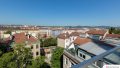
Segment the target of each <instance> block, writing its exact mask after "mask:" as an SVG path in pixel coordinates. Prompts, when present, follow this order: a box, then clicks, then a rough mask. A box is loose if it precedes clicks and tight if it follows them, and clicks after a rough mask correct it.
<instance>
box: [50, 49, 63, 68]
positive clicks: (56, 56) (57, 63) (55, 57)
mask: <svg viewBox="0 0 120 68" xmlns="http://www.w3.org/2000/svg"><path fill="white" fill-rule="evenodd" d="M63 50H64V49H63V48H60V47H57V48H56V49H55V50H54V51H53V54H52V59H51V66H52V68H61V66H62V62H61V61H62V60H61V58H62V54H63Z"/></svg>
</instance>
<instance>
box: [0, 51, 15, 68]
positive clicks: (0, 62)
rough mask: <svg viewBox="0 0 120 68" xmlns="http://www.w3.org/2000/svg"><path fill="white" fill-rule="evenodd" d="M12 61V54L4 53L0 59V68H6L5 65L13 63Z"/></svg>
mask: <svg viewBox="0 0 120 68" xmlns="http://www.w3.org/2000/svg"><path fill="white" fill-rule="evenodd" d="M13 59H14V54H13V52H8V53H5V54H3V55H2V56H1V57H0V68H7V65H8V64H9V63H10V62H11V61H13Z"/></svg>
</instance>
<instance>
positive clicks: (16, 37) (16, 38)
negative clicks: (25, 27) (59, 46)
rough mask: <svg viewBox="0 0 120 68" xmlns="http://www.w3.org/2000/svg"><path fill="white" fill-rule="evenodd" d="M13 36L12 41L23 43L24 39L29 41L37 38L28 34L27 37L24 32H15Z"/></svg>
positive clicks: (34, 40) (35, 40)
mask: <svg viewBox="0 0 120 68" xmlns="http://www.w3.org/2000/svg"><path fill="white" fill-rule="evenodd" d="M13 37H14V38H13V41H14V42H15V43H17V44H19V43H24V42H25V41H28V42H29V43H32V42H37V39H36V38H35V37H33V36H29V38H28V36H27V35H25V33H24V32H23V33H16V34H14V35H13ZM6 40H10V37H9V38H7V39H6Z"/></svg>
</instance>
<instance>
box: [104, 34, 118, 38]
mask: <svg viewBox="0 0 120 68" xmlns="http://www.w3.org/2000/svg"><path fill="white" fill-rule="evenodd" d="M106 37H111V38H120V34H107V35H106Z"/></svg>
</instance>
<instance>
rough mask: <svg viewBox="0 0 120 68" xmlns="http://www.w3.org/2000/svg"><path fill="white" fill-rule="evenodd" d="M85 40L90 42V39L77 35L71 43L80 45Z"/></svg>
mask: <svg viewBox="0 0 120 68" xmlns="http://www.w3.org/2000/svg"><path fill="white" fill-rule="evenodd" d="M87 42H91V39H89V38H80V37H77V38H76V39H75V41H74V42H73V43H75V44H78V45H81V44H85V43H87Z"/></svg>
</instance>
